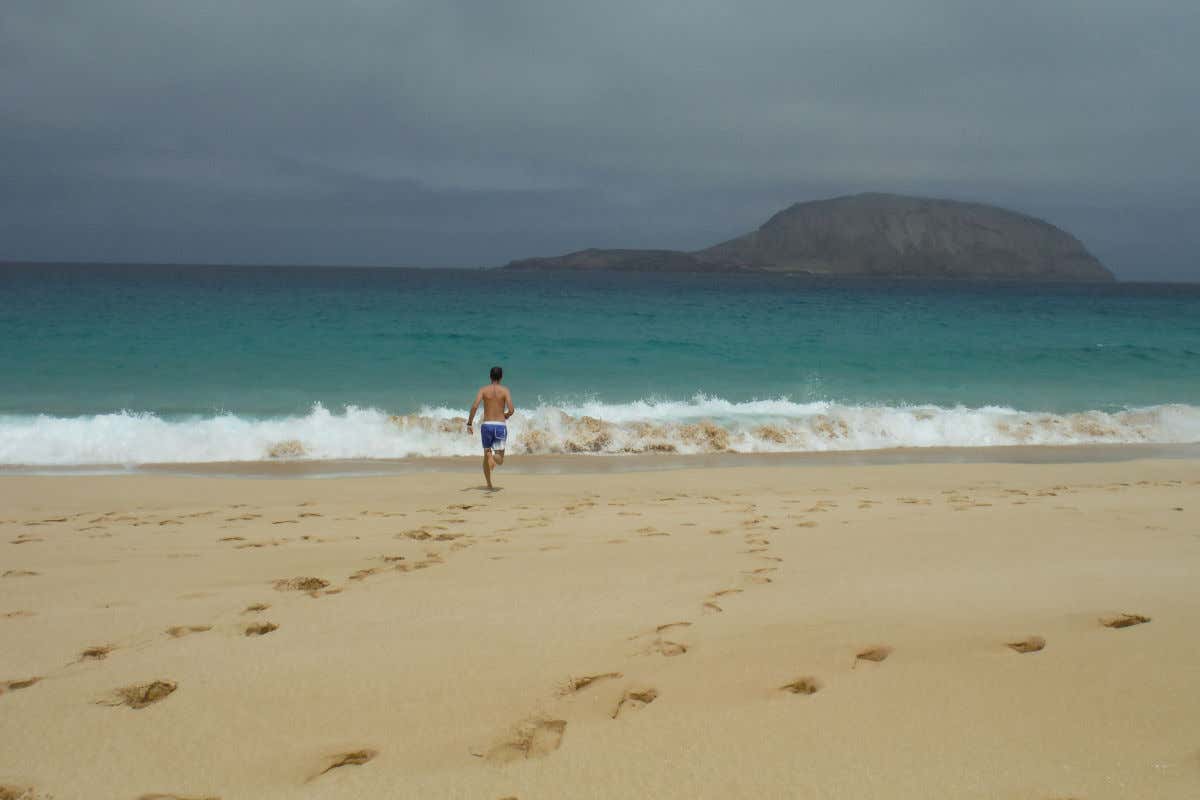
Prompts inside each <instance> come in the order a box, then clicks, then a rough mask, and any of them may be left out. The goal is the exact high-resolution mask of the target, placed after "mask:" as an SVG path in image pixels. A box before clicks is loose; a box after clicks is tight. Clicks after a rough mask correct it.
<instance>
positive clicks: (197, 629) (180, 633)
mask: <svg viewBox="0 0 1200 800" xmlns="http://www.w3.org/2000/svg"><path fill="white" fill-rule="evenodd" d="M211 630H212V625H175V626H174V627H171V628H167V635H168V636H170V637H172V638H174V639H181V638H183V637H184V636H187V635H188V634H192V633H204V632H206V631H211Z"/></svg>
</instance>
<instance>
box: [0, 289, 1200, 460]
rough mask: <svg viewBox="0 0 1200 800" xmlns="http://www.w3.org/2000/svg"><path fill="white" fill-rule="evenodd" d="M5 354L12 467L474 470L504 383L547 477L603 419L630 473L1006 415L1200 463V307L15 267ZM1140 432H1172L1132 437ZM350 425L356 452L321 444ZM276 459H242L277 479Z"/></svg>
mask: <svg viewBox="0 0 1200 800" xmlns="http://www.w3.org/2000/svg"><path fill="white" fill-rule="evenodd" d="M0 341H2V342H3V347H2V348H0V374H2V375H3V376H4V388H3V390H2V391H0V463H90V462H91V461H92V460H94V459H101V460H106V461H115V462H128V461H135V462H136V461H142V460H147V459H148V458H150V459H158V460H164V459H163V456H166V455H170V453H168V452H166V451H164V450H162V448H158V449H155V448H147V447H146V446H145V441H143V440H150V439H153V438H155V437H158V438H162V437H163V436H167V437H168V438H171V437H174V438H177V439H178V440H179V441H178V442H177V444H176V447H177V449H178V451H179V452H178V453H177V454H176V455H177V456H178V458H169V459H165V460H211V459H213V458H216V457H218V456H220V455H221V453H220V452H218V451H219V450H220V447H219V446H217V445H215V444H213V442H212V439H213V436H214V434H215V431H216V429H215V428H214V427H213V426H214V425H217V424H218V422H219V423H220V425H224V426H225V427H229V426H233V428H235V429H237V431H238V432H237V433H236V435H235V431H233V430H230V431H229V432H228V433H229V435H230V437H231V438H232V439H236V438H237V436H243V437H244V436H248V435H251V433H250V432H257V433H254V434H253V435H257V436H259V437H260V439H261V440H262V442H268V440H271V437H273V436H274V437H284V438H285V439H299V440H301V441H302V442H304V441H305V437H304V434H305V433H306V432H307V435H308V436H309V438H310V439H311V440H312V442H311V446H310V443H308V442H305V444H306V449H307V450H308V451H309V452H310V456H311V457H335V456H337V457H342V456H345V457H378V456H390V455H421V454H447V453H456V452H459V450H461V449H464V448H465V447H466V445H465V444H463V443H462V442H459V441H458V440H451V439H446V436H449V435H450V433H451V431H449V430H446V431H443V430H442V428H446V427H447V421H448V420H449V419H452V418H453V417H454V416H456V415H461V414H465V409H466V407H467V406H469V404H470V401H471V399H472V397H473V395H474V390H475V389H476V388H477V387H478V386H479V385H480V384H482V383H484V382H486V376H487V370H488V368H489V367H490V366H492V365H493V364H502V365H503V366H504V368H505V372H506V382H507V383H509V384H510V386H511V387H512V390H513V393H514V397H515V399H516V401H517V405H518V407H519V408H520V409H521V410H522V412H523V414H524V418H525V419H526V425H525V426H526V428H527V431H526V433H527V434H529V435H527V436H526V437H525V441H526V442H527V443H528V442H538V441H540V442H541V443H540V444H535V445H529V444H527V445H526V447H527V449H528V450H529V451H530V452H541V450H539V449H538V447H543V448H545V449H546V451H547V452H557V451H563V450H565V451H571V450H572V449H573V446H572V445H571V444H570V442H571V436H573V435H574V434H573V433H571V432H570V431H567V432H566V434H565V435H566V436H567V438H566V439H563V438H562V436H563V435H564V434H563V431H559V430H553V431H552V430H549V428H547V426H550V427H554V426H555V425H558V426H559V427H562V426H563V425H565V426H566V427H567V428H570V427H571V426H572V425H576V423H577V421H578V420H579V419H580V418H581V417H582V416H585V415H586V416H591V417H595V418H596V419H597V420H599V421H600V422H601V423H604V424H611V425H616V426H617V428H618V430H616V432H615V433H613V435H610V436H609V437H608V439H609V440H616V439H619V440H620V441H621V443H622V446H621V450H620V451H622V452H623V451H629V450H636V449H638V447H637V445H636V444H635V445H634V446H629V443H630V442H631V441H635V440H636V439H637V437H636V435H635V434H636V431H633V430H632V429H630V427H629V426H636V425H639V424H640V425H642V426H645V425H658V426H663V425H666V426H668V427H670V426H676V425H686V424H698V423H700V422H711V423H712V424H715V425H717V426H718V427H721V428H722V429H724V430H726V431H727V432H729V433H730V434H731V435H732V436H733V439H734V440H735V441H733V442H732V443H731V444H730V443H726V444H724V445H721V442H719V441H718V443H717V444H718V445H721V446H724V447H729V448H731V449H745V448H743V447H741V446H739V442H741V441H742V439H741V438H739V437H742V438H744V437H743V436H742V435H743V434H747V435H751V438H753V431H756V430H759V429H761V428H762V427H763V426H764V425H773V426H776V427H780V429H781V431H782V434H781V435H782V437H783V439H784V441H776V440H777V439H779V438H780V437H779V436H776V435H775V434H773V433H772V434H770V435H767V436H766V438H765V439H764V438H763V437H762V436H759V437H758V438H759V439H762V441H763V442H764V445H765V446H768V449H770V448H771V447H775V446H781V447H782V448H783V449H814V448H817V447H818V445H819V443H816V442H813V441H800V439H805V437H804V436H798V433H800V432H804V431H808V432H809V433H811V432H812V431H813V430H817V431H818V434H819V429H820V428H821V426H822V425H825V424H826V423H828V422H830V420H833V423H832V424H834V428H835V429H837V431H835V432H840V431H841V428H840V427H839V424H838V423H839V422H840V424H841V426H848V429H849V431H848V433H845V435H840V436H837V437H833V438H831V439H829V441H828V442H826V444H830V445H836V444H838V442H836V441H834V439H840V440H841V444H844V445H847V446H848V445H851V444H856V443H857V444H863V443H865V444H867V445H870V444H871V442H875V441H877V442H878V444H879V446H899V445H905V444H917V445H920V444H932V443H937V442H933V441H925V440H924V439H922V440H921V441H908V440H907V439H905V438H904V437H906V436H909V438H911V435H910V434H911V432H905V431H902V430H900V428H899V427H897V428H896V430H894V431H892V432H891V433H890V434H889V433H888V431H884V430H876V429H874V428H871V426H875V427H876V428H878V426H880V425H884V426H886V425H888V424H894V425H900V424H901V423H900V422H899V421H897V420H892V419H891V418H890V417H887V414H888V413H892V412H894V413H899V414H901V415H903V414H908V415H909V416H910V417H911V419H910V420H909V421H910V422H915V423H920V422H923V421H924V422H928V421H929V420H926V419H924V417H925V416H927V415H928V414H933V415H934V416H935V417H936V418H937V419H938V420H939V421H940V422H942V423H945V424H949V423H948V421H949V420H952V419H953V420H955V421H956V423H955V424H956V427H955V426H952V427H954V431H950V430H947V431H944V432H943V438H944V439H945V441H944V442H941V443H945V444H980V443H982V444H988V443H994V444H1001V443H1014V442H1010V441H999V440H997V441H979V440H978V439H979V435H975V439H974V440H970V441H968V440H966V439H964V440H963V441H959V439H958V438H955V437H956V436H957V437H959V438H962V435H965V434H963V431H964V430H965V429H964V428H963V425H964V424H966V423H967V422H972V424H978V425H985V423H987V424H992V425H993V427H994V428H995V424H996V419H999V418H997V417H996V415H997V414H1000V415H1001V417H1003V420H1004V421H1005V425H1008V426H1009V427H1010V428H1011V427H1012V424H1016V423H1021V424H1023V423H1024V422H1027V421H1030V420H1033V421H1035V422H1036V420H1038V419H1041V420H1045V419H1048V418H1049V417H1051V416H1052V417H1054V418H1055V419H1058V420H1060V422H1059V423H1056V425H1057V426H1058V427H1059V428H1063V426H1066V427H1067V428H1089V427H1094V425H1101V427H1104V426H1107V427H1108V428H1113V427H1114V426H1116V427H1117V428H1120V430H1118V431H1117V433H1115V434H1111V432H1110V434H1111V435H1108V438H1105V437H1104V436H1100V435H1099V434H1097V435H1096V436H1094V437H1093V438H1096V439H1097V440H1104V441H1125V440H1129V441H1150V440H1153V441H1177V440H1187V441H1195V440H1196V439H1194V438H1189V437H1191V436H1193V435H1195V436H1196V437H1197V438H1200V417H1198V418H1197V420H1192V419H1191V417H1190V416H1189V415H1191V414H1193V413H1195V412H1196V409H1197V408H1200V286H1164V285H1158V286H1155V285H1124V284H1116V285H1087V286H1036V287H1030V286H1005V285H978V284H944V283H943V284H927V283H910V282H886V283H879V282H841V283H834V282H826V281H818V280H810V279H798V278H788V277H785V276H778V277H773V276H753V277H751V276H713V275H679V276H647V275H623V274H597V275H542V274H531V273H506V272H498V271H458V270H455V271H443V270H437V271H434V270H387V269H351V268H319V269H317V268H222V267H162V266H87V267H83V266H80V267H65V266H48V265H36V266H27V267H11V266H9V267H0ZM755 401H758V402H755ZM920 409H925V411H920ZM989 409H990V411H981V410H989ZM1140 409H1153V410H1154V412H1153V413H1157V414H1159V415H1160V416H1162V415H1163V414H1166V415H1167V416H1168V417H1169V419H1165V418H1164V419H1160V420H1153V421H1149V422H1147V421H1146V420H1143V419H1141V418H1140V417H1139V418H1136V419H1135V418H1127V417H1129V414H1130V413H1131V410H1140ZM974 412H979V413H976V414H975V416H974V417H972V416H971V414H972V413H974ZM1016 412H1020V413H1021V414H1024V415H1025V416H1020V415H1018V416H1013V414H1014V413H1016ZM1141 413H1143V414H1145V413H1151V412H1141ZM555 414H557V415H558V416H555ZM562 414H565V415H566V417H567V420H563V418H562ZM988 414H991V417H988V416H987V415H988ZM1079 414H1085V415H1091V416H1088V417H1086V418H1080V417H1078V416H1075V417H1073V416H1071V415H1079ZM390 415H414V416H413V417H412V419H410V420H405V421H400V422H397V421H394V420H392V421H388V419H387V418H388V417H389V416H390ZM538 415H541V416H540V417H539V416H538ZM1004 415H1007V416H1004ZM1030 415H1034V416H1030ZM1114 415H1115V416H1114ZM1121 415H1125V417H1122V416H1121ZM368 417H370V418H371V420H372V421H371V422H370V424H369V425H368ZM817 417H820V418H821V419H817V420H816V422H814V421H813V420H814V419H815V418H817ZM868 418H869V419H868ZM993 418H995V419H993ZM1081 419H1083V420H1084V421H1082V422H1081V421H1080V420H1081ZM889 420H890V421H889ZM988 420H991V421H990V423H988V422H987V421H988ZM959 423H962V424H959ZM1133 423H1136V425H1134V427H1133V428H1129V430H1125V427H1122V426H1128V425H1131V424H1133ZM1193 423H1195V428H1194V429H1193V427H1192V424H1193ZM515 424H517V425H520V424H521V423H520V421H519V420H517V421H515ZM206 425H207V426H208V427H207V428H206V427H204V426H206ZM289 425H290V426H291V428H289ZM305 425H307V426H308V428H314V430H307V429H305V428H304V426H305ZM322 425H323V426H324V428H325V429H327V430H325V429H323V431H322V432H321V433H320V434H319V435H318V434H317V433H316V431H315V427H320V426H322ZM339 425H342V426H343V428H344V429H343V430H341V437H340V438H341V439H343V440H346V441H347V442H349V441H350V440H356V441H357V440H359V439H361V440H363V444H361V445H356V446H357V447H358V450H354V448H353V447H351V449H350V450H346V451H341V450H337V448H336V447H334V449H333V450H331V449H330V448H329V447H326V446H325V444H321V442H324V441H325V439H326V438H328V439H337V438H338V436H337V435H336V433H337V432H336V431H334V430H333V429H334V428H337V427H338V426H339ZM364 425H366V426H367V427H368V428H369V427H370V426H371V425H374V426H375V427H376V428H377V430H376V432H375V433H374V434H371V433H370V431H369V430H367V428H364V427H363V426H364ZM388 425H390V427H386V426H388ZM814 425H815V428H814ZM139 426H140V428H139ZM188 426H190V427H188ZM238 426H242V427H240V428H239V427H238ZM264 426H265V427H264ZM271 426H274V427H271ZM379 426H385V427H379ZM397 426H399V427H397ZM406 426H407V427H406ZM864 426H865V427H864ZM593 427H595V426H594V425H593ZM927 427H928V426H927ZM985 427H986V425H985ZM293 428H294V430H292V429H293ZM869 428H870V429H869ZM1003 428H1004V425H1001V426H1000V427H999V428H995V430H996V431H997V432H998V433H997V435H999V434H1001V433H1003ZM1134 428H1136V431H1135V430H1134ZM801 429H803V430H801ZM1064 429H1065V428H1064ZM289 430H290V431H291V433H293V434H295V435H294V436H293V435H289ZM396 430H405V431H407V434H406V436H396V437H393V438H394V439H395V441H392V442H389V443H384V444H382V445H381V443H380V442H379V441H374V440H378V439H379V438H380V437H383V438H384V439H387V438H388V437H390V436H392V434H393V433H395V431H396ZM672 430H673V429H672ZM189 431H190V434H189ZM955 431H957V433H956V432H955ZM164 432H165V433H164ZM535 432H542V433H545V434H546V435H544V436H542V437H541V440H539V439H538V436H536V435H532V434H534V433H535ZM418 433H420V434H421V435H422V436H424V435H425V434H428V436H427V437H426V438H427V439H429V441H424V440H422V441H421V442H417V441H416V439H415V438H414V437H415V436H416V434H418ZM643 433H645V431H643ZM676 433H677V432H676ZM684 433H686V434H687V435H691V433H688V432H686V431H685V432H684ZM617 434H619V435H617ZM667 434H670V435H667V439H669V440H670V441H671V442H675V449H677V450H681V451H683V450H687V449H688V447H689V445H687V444H686V443H684V444H683V445H680V444H679V442H676V441H675V439H671V435H674V434H673V433H671V431H670V430H668V431H667ZM793 434H797V435H795V436H794V435H793ZM189 435H190V436H192V437H193V438H199V437H207V439H208V440H209V441H208V442H207V443H203V442H196V443H194V444H192V445H189V444H188V437H189ZM931 435H933V434H932V433H929V432H927V433H926V434H922V436H925V437H926V438H928V436H931ZM1081 435H1083V436H1084V438H1083V439H1082V440H1083V441H1088V440H1089V439H1087V438H1086V432H1085V433H1084V434H1081ZM697 436H699V434H697ZM889 436H891V438H889ZM72 437H74V438H72ZM439 437H440V439H446V441H442V442H441V443H440V444H439V443H438V441H437V440H439ZM555 437H558V438H555ZM789 437H790V439H791V440H794V441H792V442H791V446H789V444H788V441H789ZM864 437H865V438H864ZM416 438H420V437H419V436H416ZM601 438H603V437H601ZM660 438H661V437H660ZM684 438H685V439H686V436H685V437H684ZM701 438H703V437H701ZM708 438H709V439H711V436H710V437H708ZM719 438H720V437H719V436H718V439H719ZM808 438H809V439H811V438H812V436H808ZM818 438H819V437H818ZM826 438H829V437H826ZM919 438H920V437H919ZM967 438H968V439H969V437H967ZM985 438H986V437H985ZM1000 438H1001V439H1002V438H1003V436H1000ZM676 439H678V436H676ZM318 440H320V441H318ZM368 440H371V441H368ZM542 440H544V441H542ZM1027 440H1029V439H1028V437H1027ZM89 441H90V444H89ZM272 441H273V440H272ZM664 441H665V440H664ZM699 441H700V439H697V442H699ZM705 441H707V440H705ZM1029 441H1034V442H1035V443H1037V442H1040V441H1041V440H1040V439H1038V438H1037V437H1036V436H1035V437H1034V439H1033V440H1029ZM255 442H256V443H255V447H256V448H258V449H252V450H245V451H243V450H240V449H238V448H234V447H232V445H231V446H230V447H229V448H226V449H227V450H229V452H225V453H224V455H225V456H231V455H232V456H234V457H237V458H241V457H244V456H247V455H248V454H249V455H253V454H255V453H257V454H258V455H257V456H255V457H262V450H261V448H259V447H258V445H259V444H261V443H262V442H259V441H258V440H255ZM268 443H269V442H268ZM1047 443H1057V440H1055V441H1054V442H1047ZM585 444H586V446H580V447H575V448H574V449H583V450H594V451H599V452H608V451H611V450H612V447H613V446H615V445H612V441H609V442H608V443H604V442H602V443H601V444H600V445H599V446H596V445H595V442H589V443H585ZM743 444H744V443H743ZM460 445H462V446H461V447H460ZM697 446H699V447H701V448H703V446H708V445H703V444H700V445H697ZM122 448H124V449H122ZM214 448H215V449H214ZM663 449H666V448H665V447H664V448H663ZM751 449H753V446H751ZM776 449H778V448H776ZM821 449H826V448H823V447H822V448H821ZM235 450H236V452H234V451H235ZM335 451H336V452H335Z"/></svg>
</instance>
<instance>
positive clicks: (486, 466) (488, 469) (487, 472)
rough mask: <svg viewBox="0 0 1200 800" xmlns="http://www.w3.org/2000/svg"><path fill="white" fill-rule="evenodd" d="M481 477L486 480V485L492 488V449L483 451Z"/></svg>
mask: <svg viewBox="0 0 1200 800" xmlns="http://www.w3.org/2000/svg"><path fill="white" fill-rule="evenodd" d="M483 479H484V480H485V481H487V487H488V488H489V489H491V488H492V451H491V450H484V451H483Z"/></svg>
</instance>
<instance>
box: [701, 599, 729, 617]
mask: <svg viewBox="0 0 1200 800" xmlns="http://www.w3.org/2000/svg"><path fill="white" fill-rule="evenodd" d="M701 608H702V609H704V613H705V614H720V613H722V612H724V611H725V609H723V608H721V607H720V606H719V605H717V604H716V603H714V602H713V601H711V600H707V601H705V603H704V605H702V606H701Z"/></svg>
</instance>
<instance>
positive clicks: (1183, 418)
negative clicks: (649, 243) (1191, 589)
mask: <svg viewBox="0 0 1200 800" xmlns="http://www.w3.org/2000/svg"><path fill="white" fill-rule="evenodd" d="M463 416H464V414H463V412H462V410H460V409H449V408H425V409H421V410H420V411H419V412H417V413H415V414H410V415H404V416H393V415H389V414H388V413H386V412H384V411H380V410H377V409H371V408H356V407H353V406H351V407H348V408H346V409H344V410H342V411H339V412H336V413H335V412H331V411H329V410H327V409H325V408H323V407H322V406H320V405H317V406H314V407H313V408H312V410H311V411H310V412H309V413H308V414H305V415H303V416H292V417H279V418H274V419H251V418H245V417H239V416H235V415H232V414H225V415H220V416H213V417H195V418H190V419H181V420H174V419H172V420H167V419H162V418H160V417H158V416H156V415H154V414H150V413H130V412H122V413H116V414H101V415H96V416H86V417H66V418H64V417H51V416H45V415H36V416H35V415H28V416H21V415H10V416H0V464H8V465H31V466H42V465H44V466H50V465H89V464H124V465H133V464H150V463H187V462H212V461H260V460H271V459H369V458H404V457H415V456H462V455H473V454H476V453H477V452H479V444H478V440H477V437H475V436H468V435H467V434H466V433H465V432H464V430H463V423H464V422H465V420H464V419H463ZM509 431H510V433H509V442H510V446H509V449H510V452H513V453H536V454H542V453H645V452H675V453H709V452H743V453H755V452H805V451H830V450H880V449H888V448H896V447H990V446H997V445H1071V444H1099V443H1110V444H1120V443H1158V444H1182V443H1194V442H1200V407H1197V406H1190V405H1160V406H1151V407H1147V408H1137V409H1129V410H1124V411H1118V412H1111V413H1108V412H1103V411H1083V412H1077V413H1067V414H1052V413H1040V412H1028V411H1016V410H1013V409H1010V408H1001V407H985V408H965V407H961V406H960V407H955V408H943V407H938V406H903V407H895V406H852V405H838V404H834V403H823V402H822V403H794V402H791V401H789V400H787V399H777V400H759V401H753V402H744V403H733V402H729V401H727V400H722V399H720V398H708V397H702V396H697V397H695V398H693V399H692V400H690V401H679V402H655V401H639V402H635V403H626V404H607V403H600V402H585V403H577V404H566V405H561V406H560V405H553V404H543V405H540V406H538V407H536V408H533V409H531V410H523V411H522V412H520V413H518V414H517V415H516V416H515V417H514V418H513V419H512V420H511V421H510V423H509Z"/></svg>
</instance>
